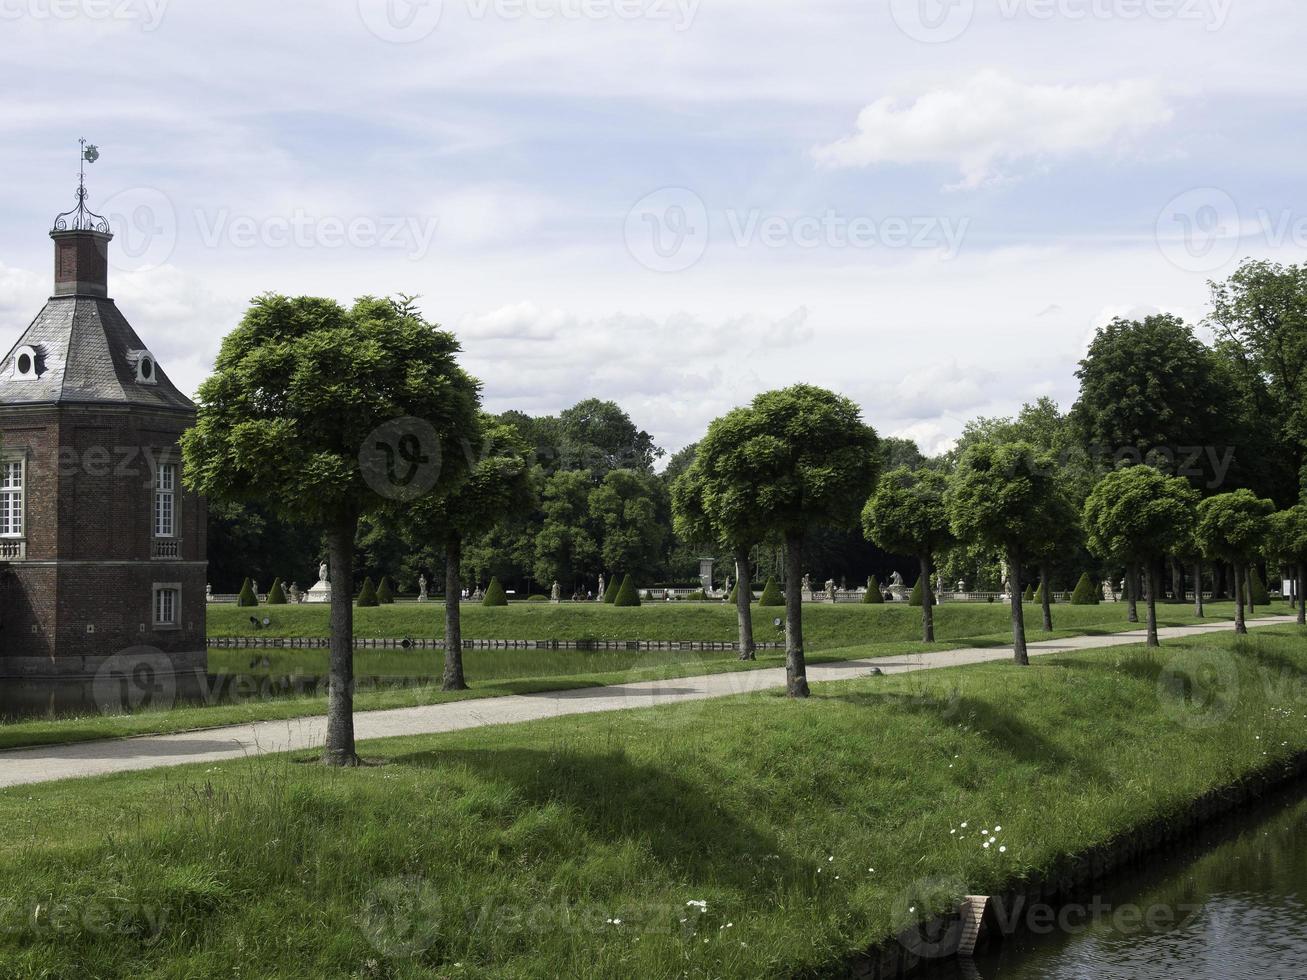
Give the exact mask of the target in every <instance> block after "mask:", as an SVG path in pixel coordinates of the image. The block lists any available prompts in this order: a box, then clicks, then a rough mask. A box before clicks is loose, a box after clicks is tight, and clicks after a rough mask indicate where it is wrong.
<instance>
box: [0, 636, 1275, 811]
mask: <svg viewBox="0 0 1307 980" xmlns="http://www.w3.org/2000/svg"><path fill="white" fill-rule="evenodd" d="M1292 622H1294V620H1293V618H1291V617H1287V616H1284V617H1272V618H1266V619H1257V620H1253V621H1250V622H1249V624H1248V625H1249V626H1271V625H1279V624H1283V623H1292ZM1231 629H1233V624H1232V623H1220V624H1212V625H1209V626H1178V627H1169V628H1166V629H1163V630H1161V631H1160V634H1161V636H1162V638H1163V639H1176V638H1179V637H1184V636H1199V635H1202V634H1204V633H1221V632H1228V631H1229V630H1231ZM1145 638H1146V634H1145V633H1144V632H1143V631H1142V630H1137V631H1132V632H1129V633H1116V634H1112V635H1110V636H1078V637H1071V638H1068V639H1064V640H1049V641H1046V642H1042V643H1032V644H1031V645H1030V655H1031V656H1032V657H1036V656H1047V655H1048V654H1054V653H1068V652H1073V651H1078V650H1098V649H1102V648H1104V647H1115V646H1127V645H1129V644H1134V643H1141V642H1143V641H1144V639H1145ZM1011 656H1012V651H1011V648H1009V647H989V648H977V649H963V650H940V651H936V652H932V653H922V654H913V655H910V656H904V657H883V658H874V659H871V660H850V661H842V662H840V663H832V664H810V665H809V666H808V680H809V682H811V683H814V684H820V683H824V682H826V681H838V680H849V679H851V678H855V677H862V676H865V675H866V674H867V673H868V672H869V671H870V670H871V668H873V667H877V668H879V669H880V670H882V671H884V672H885V673H886V674H904V673H909V672H912V671H918V670H935V669H938V668H941V667H961V666H966V665H968V664H980V663H990V662H993V661H999V660H1008V659H1010V658H1011ZM784 685H785V670H784V668H767V669H765V670H750V671H735V672H731V673H724V674H710V675H707V676H702V677H679V678H670V679H667V680H659V681H641V682H639V683H632V684H622V685H615V686H610V687H596V688H587V689H582V690H573V691H549V692H542V693H539V694H521V695H512V696H509V697H502V698H485V699H482V700H477V701H458V702H454V703H450V704H434V705H427V706H424V707H420V708H397V709H393V710H387V711H368V712H361V713H359V714H357V715H356V716H355V719H354V730H355V736H356V737H357V738H358V739H359V740H360V741H362V740H364V739H371V738H388V737H391V736H395V735H426V734H432V733H435V732H450V731H457V730H461V729H467V728H480V727H483V726H487V725H508V724H513V723H515V722H520V721H534V720H537V719H543V718H559V717H562V716H565V715H580V714H590V713H593V712H599V711H622V710H627V709H631V708H644V707H648V706H650V705H660V704H675V703H677V702H682V701H697V700H703V699H705V698H723V697H729V696H731V695H733V694H748V693H752V692H755V691H764V690H767V689H770V688H776V687H783V686H784ZM325 738H326V718H324V717H315V718H299V719H294V720H291V721H266V722H255V723H250V724H243V725H233V726H231V727H228V728H213V729H208V730H205V731H197V732H187V733H184V734H180V735H146V736H141V737H139V738H126V739H114V740H111V741H100V742H81V743H76V744H72V745H52V746H43V747H40V748H34V749H17V750H13V751H8V752H0V787H5V786H21V785H25V784H29V783H43V782H50V781H53V780H56V779H72V778H76V777H81V776H98V775H103V774H106V773H115V772H130V771H133V770H139V769H155V768H159V767H161V766H179V765H184V764H186V763H196V762H207V763H215V762H222V761H224V760H228V759H238V758H243V757H245V756H251V755H265V754H268V753H272V752H291V751H300V750H304V749H312V748H316V747H319V746H321V745H322V744H323V742H324V740H325Z"/></svg>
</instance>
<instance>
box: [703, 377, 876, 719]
mask: <svg viewBox="0 0 1307 980" xmlns="http://www.w3.org/2000/svg"><path fill="white" fill-rule="evenodd" d="M737 413H738V414H737ZM727 418H729V419H731V423H730V427H731V430H732V432H733V433H734V436H735V443H734V447H733V451H732V452H730V453H729V454H727V455H726V456H725V457H724V458H723V460H722V464H721V468H720V473H721V477H722V479H723V480H726V481H728V482H730V483H731V484H732V485H733V486H734V487H735V494H736V497H735V500H736V501H737V503H736V505H735V506H751V507H752V508H753V509H754V510H755V511H756V514H757V524H758V526H760V527H764V528H767V529H768V530H769V531H771V532H774V533H776V534H779V535H781V536H782V537H783V539H784V541H785V673H786V690H787V692H788V694H789V696H790V697H807V696H808V694H809V690H808V674H807V662H806V659H805V656H804V650H803V554H804V541H805V539H806V538H807V536H808V535H809V534H810V533H811V532H812V531H813V530H814V529H816V528H821V527H836V528H853V527H856V526H857V523H858V517H859V513H860V512H861V509H862V505H863V502H864V501H865V500H866V499H867V496H868V495H869V494H870V493H871V490H872V489H873V488H874V486H875V483H876V476H877V474H878V473H879V469H880V455H879V444H880V440H879V438H878V437H877V435H876V432H875V430H874V429H872V428H871V426H869V425H867V424H866V423H864V422H863V421H862V415H861V413H860V412H859V411H858V407H857V405H855V404H854V403H853V402H852V401H850V400H849V399H847V398H845V397H843V396H841V395H837V394H835V393H834V392H830V391H826V390H825V389H823V388H817V387H814V386H812V385H795V386H793V387H790V388H785V389H783V390H780V391H769V392H765V393H763V394H761V395H759V396H758V397H757V398H755V399H754V400H753V403H752V404H751V405H750V406H749V407H748V408H744V409H737V410H736V412H732V413H731V414H730V415H729V416H727Z"/></svg>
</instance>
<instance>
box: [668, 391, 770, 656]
mask: <svg viewBox="0 0 1307 980" xmlns="http://www.w3.org/2000/svg"><path fill="white" fill-rule="evenodd" d="M744 421H746V420H745V419H742V418H741V417H740V416H738V415H737V413H735V412H732V413H730V414H728V415H725V416H723V417H722V418H719V419H715V420H714V421H713V422H712V424H710V425H709V426H708V434H707V435H706V436H704V438H703V439H702V441H700V443H699V444H698V446H697V448H696V449H695V456H694V462H693V463H691V464H690V467H689V468H688V469H687V470H686V471H685V472H684V473H682V474H681V475H680V476H679V477H677V479H676V480H675V481H674V482H673V483H672V490H671V496H672V515H673V520H674V522H675V526H676V531H677V534H679V535H680V536H681V538H682V539H683V540H685V541H687V542H689V543H691V544H696V545H704V546H720V547H724V548H726V549H728V550H729V551H730V553H731V556H732V557H733V558H734V560H735V579H736V583H737V584H736V587H735V590H734V591H733V592H732V593H731V602H732V603H734V605H735V619H736V623H737V629H738V634H739V651H740V654H739V656H740V659H741V660H746V661H747V660H756V659H757V658H758V657H757V645H756V644H755V643H754V639H753V612H752V609H751V606H752V604H753V577H752V572H751V569H750V567H749V553H750V551H751V550H752V548H753V545H754V544H756V543H757V542H758V541H759V540H761V538H762V536H763V534H764V533H765V532H764V529H763V528H762V527H760V525H759V524H758V511H757V508H756V507H754V506H753V501H751V500H748V499H746V498H745V497H744V495H743V494H741V493H740V488H739V485H738V484H737V483H736V482H735V480H734V479H733V476H734V474H733V471H732V468H731V466H730V458H731V456H732V454H733V453H734V452H735V451H736V443H735V436H736V426H737V425H738V424H740V423H742V422H744Z"/></svg>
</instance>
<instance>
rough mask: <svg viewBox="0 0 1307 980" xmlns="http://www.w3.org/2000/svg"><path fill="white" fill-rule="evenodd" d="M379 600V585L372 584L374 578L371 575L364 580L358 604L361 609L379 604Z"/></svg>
mask: <svg viewBox="0 0 1307 980" xmlns="http://www.w3.org/2000/svg"><path fill="white" fill-rule="evenodd" d="M379 605H381V603H379V602H377V587H376V586H375V585H373V584H372V578H371V576H369V577H368V578H365V579H364V580H363V588H362V589H360V590H359V598H358V606H359V608H360V609H362V608H364V607H370V606H379Z"/></svg>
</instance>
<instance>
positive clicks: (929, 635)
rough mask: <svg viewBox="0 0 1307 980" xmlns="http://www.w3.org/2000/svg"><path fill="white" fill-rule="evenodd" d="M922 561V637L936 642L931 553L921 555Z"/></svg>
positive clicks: (927, 640) (929, 641)
mask: <svg viewBox="0 0 1307 980" xmlns="http://www.w3.org/2000/svg"><path fill="white" fill-rule="evenodd" d="M919 561H920V563H921V638H922V639H923V640H925V641H926V642H927V643H934V642H935V593H934V591H933V590H932V589H931V587H930V555H928V554H925V555H920V556H919Z"/></svg>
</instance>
